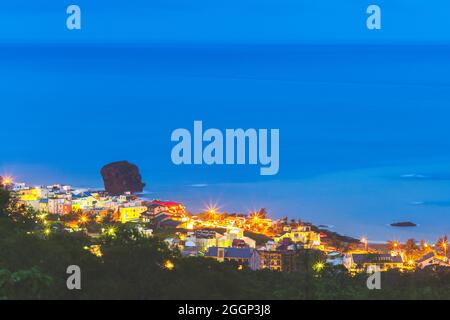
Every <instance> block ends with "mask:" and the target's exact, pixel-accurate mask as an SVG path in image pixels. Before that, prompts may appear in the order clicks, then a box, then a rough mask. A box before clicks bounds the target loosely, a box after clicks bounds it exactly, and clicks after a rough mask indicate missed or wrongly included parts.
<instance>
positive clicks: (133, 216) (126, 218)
mask: <svg viewBox="0 0 450 320" xmlns="http://www.w3.org/2000/svg"><path fill="white" fill-rule="evenodd" d="M146 211H147V207H144V206H138V207H122V208H119V220H120V222H122V223H127V222H130V221H136V220H138V219H139V218H140V217H141V214H142V213H144V212H146Z"/></svg>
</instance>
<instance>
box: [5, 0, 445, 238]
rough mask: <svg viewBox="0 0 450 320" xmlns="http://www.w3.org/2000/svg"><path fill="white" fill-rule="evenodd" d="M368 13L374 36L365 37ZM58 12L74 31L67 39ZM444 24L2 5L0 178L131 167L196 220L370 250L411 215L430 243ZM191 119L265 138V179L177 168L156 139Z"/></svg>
mask: <svg viewBox="0 0 450 320" xmlns="http://www.w3.org/2000/svg"><path fill="white" fill-rule="evenodd" d="M374 3H375V4H378V5H380V6H381V9H382V30H379V31H369V30H367V28H366V17H367V15H366V13H365V12H366V8H367V6H368V5H370V4H374ZM70 4H78V5H80V7H81V9H82V30H81V31H68V30H67V29H66V17H67V15H66V13H65V12H66V8H67V6H68V5H70ZM449 12H450V3H449V2H448V0H435V1H433V2H432V3H431V2H430V1H422V0H420V1H419V0H414V1H406V0H401V1H400V0H389V1H385V0H383V1H382V0H377V1H375V0H372V1H365V0H342V1H317V0H277V1H275V0H231V1H224V0H220V1H211V0H154V1H151V0H146V1H144V0H134V1H121V2H119V1H105V0H96V1H86V0H79V1H75V0H74V1H70V2H69V1H55V0H39V1H36V0H35V1H31V0H30V1H20V0H15V1H8V2H6V1H3V3H1V4H0V70H1V72H0V105H1V125H0V139H1V142H2V143H1V147H0V175H5V174H8V175H12V176H13V177H14V178H16V179H17V180H22V181H26V182H30V183H35V184H44V183H69V184H73V185H76V186H91V187H92V186H93V187H100V186H101V185H102V182H101V177H100V174H99V171H100V168H101V167H102V166H103V165H105V164H107V163H109V162H112V161H117V160H129V161H131V162H133V163H135V164H137V165H138V166H139V168H140V169H141V172H142V175H143V177H144V181H145V182H146V183H147V186H148V187H147V189H148V190H147V191H148V192H151V194H152V195H153V196H154V197H159V198H164V199H171V200H178V201H183V202H184V203H186V205H187V206H188V208H190V209H192V210H194V211H195V210H200V209H201V208H204V207H205V203H208V202H209V203H219V204H220V205H223V207H224V209H226V210H230V211H234V210H236V211H238V210H242V211H245V210H249V209H257V208H260V207H266V208H268V209H269V212H271V213H272V214H273V215H274V216H283V215H289V216H291V217H298V218H304V219H306V220H310V221H313V222H318V223H325V224H333V225H335V226H336V227H337V231H342V232H345V233H348V234H351V235H356V236H359V235H361V234H366V235H368V236H370V237H371V238H375V237H384V236H386V237H389V238H392V237H393V236H394V235H393V234H392V230H391V229H389V228H387V227H386V225H387V224H388V223H391V222H393V220H409V219H411V220H414V221H415V222H418V223H419V224H421V228H422V229H420V230H419V231H420V232H419V231H418V233H416V234H415V236H418V237H419V236H420V237H429V239H433V238H434V237H435V236H436V235H438V234H439V235H440V234H442V233H444V232H447V231H448V230H446V228H447V226H448V225H449V223H450V220H449V219H450V218H448V217H449V215H448V207H446V206H443V205H439V206H436V205H433V204H435V203H439V204H446V203H449V198H448V194H450V183H449V181H450V180H449V179H448V177H449V176H450V166H449V165H448V163H450V161H449V159H450V127H449V125H448V119H449V118H450V111H449V108H448V107H449V101H450V90H449V89H450V80H449V77H448V75H449V74H450V58H449V57H450V46H449V45H450V21H449V20H448V16H449ZM194 120H202V121H203V123H204V126H205V128H219V129H222V130H224V129H227V128H231V129H233V128H257V129H258V128H267V129H271V128H276V129H280V172H279V174H278V175H276V176H271V177H262V176H260V175H259V166H240V167H238V166H234V167H227V166H221V167H220V166H216V167H210V166H181V167H180V166H175V165H174V164H173V163H172V162H171V159H170V153H171V149H172V147H173V143H172V142H171V141H170V136H171V133H172V131H173V130H175V129H177V128H188V129H192V125H193V121H194ZM411 174H413V175H414V174H417V175H418V176H421V175H424V176H427V177H428V176H429V177H432V178H431V179H424V180H423V181H422V180H414V179H413V180H412V179H404V178H401V177H403V176H405V175H406V176H408V175H411ZM193 185H195V187H192V186H193ZM200 186H201V187H200ZM412 203H415V204H417V203H419V204H420V205H412ZM433 218H434V219H433ZM350 220H351V221H352V225H349V224H348V223H347V222H348V221H350ZM436 221H440V222H442V221H444V222H447V223H436ZM411 235H413V236H414V234H403V235H401V237H402V238H403V237H404V238H406V237H410V236H411Z"/></svg>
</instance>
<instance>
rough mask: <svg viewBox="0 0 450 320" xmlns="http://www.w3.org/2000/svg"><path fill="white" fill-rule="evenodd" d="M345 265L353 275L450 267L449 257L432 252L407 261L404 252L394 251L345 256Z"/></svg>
mask: <svg viewBox="0 0 450 320" xmlns="http://www.w3.org/2000/svg"><path fill="white" fill-rule="evenodd" d="M343 265H344V266H345V267H346V268H347V270H348V271H349V272H351V273H359V272H373V271H381V272H385V271H389V270H393V269H397V270H400V271H406V270H415V269H425V268H433V269H435V268H438V267H446V268H448V267H450V261H449V259H448V257H446V256H443V255H440V254H438V253H437V252H436V251H434V250H433V251H430V252H427V253H425V254H423V255H422V256H421V257H419V258H418V259H411V258H410V259H407V257H406V255H405V254H404V252H398V251H393V252H390V253H368V252H355V253H348V254H345V255H344V258H343Z"/></svg>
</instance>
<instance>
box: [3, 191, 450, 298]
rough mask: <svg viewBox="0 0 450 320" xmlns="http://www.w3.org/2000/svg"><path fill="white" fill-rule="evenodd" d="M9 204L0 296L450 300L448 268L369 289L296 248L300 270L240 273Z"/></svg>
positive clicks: (126, 231) (393, 278)
mask: <svg viewBox="0 0 450 320" xmlns="http://www.w3.org/2000/svg"><path fill="white" fill-rule="evenodd" d="M5 199H6V200H5ZM5 201H6V202H5ZM9 201H11V200H10V196H9V194H8V193H7V192H4V191H1V190H0V210H3V211H1V212H2V214H1V216H0V299H448V298H450V272H448V271H447V270H437V271H426V270H424V271H417V272H414V273H413V272H405V273H400V272H398V271H391V272H387V273H383V275H382V290H375V291H370V290H368V289H367V287H366V280H367V275H366V274H360V275H357V276H350V275H349V274H348V273H347V272H346V271H345V269H343V268H342V267H332V266H327V265H325V264H323V265H322V262H323V261H324V257H323V255H322V254H321V253H320V252H317V251H308V250H305V251H300V252H299V254H298V255H297V256H296V258H295V259H296V263H297V264H298V266H299V268H298V269H299V271H298V272H292V273H276V272H270V271H250V270H238V268H237V266H236V265H233V264H226V263H218V262H216V261H214V260H212V259H206V258H201V257H198V258H182V257H180V256H179V255H178V254H177V253H176V252H172V251H170V250H169V249H168V248H167V246H166V244H165V243H164V242H163V241H162V240H160V239H159V238H158V237H155V238H144V237H142V236H141V235H140V234H139V233H137V232H135V231H134V230H133V229H132V228H129V227H128V226H126V225H123V226H114V232H110V233H107V234H106V235H105V236H103V237H100V238H96V239H93V238H89V237H88V236H86V235H85V234H83V233H81V232H80V233H64V232H52V233H49V234H46V233H44V232H43V230H42V228H41V226H40V225H39V223H37V222H36V214H32V213H30V212H28V211H27V210H24V209H23V210H22V211H21V212H20V213H19V212H16V213H14V214H9V213H10V212H9V211H8V210H9V209H8V208H9V207H10V203H9ZM20 214H22V215H23V216H24V217H23V218H22V219H18V215H20ZM92 245H99V246H100V247H101V255H95V254H93V253H92V251H91V250H90V248H92V247H91V246H92ZM317 263H321V264H320V266H318V265H317ZM70 265H77V266H79V267H80V268H81V272H82V273H81V275H82V278H81V279H82V280H81V283H82V290H73V291H70V290H68V289H67V286H66V280H67V278H68V276H69V275H68V274H67V273H66V270H67V267H68V266H70Z"/></svg>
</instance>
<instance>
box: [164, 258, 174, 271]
mask: <svg viewBox="0 0 450 320" xmlns="http://www.w3.org/2000/svg"><path fill="white" fill-rule="evenodd" d="M174 268H175V265H174V264H173V263H172V261H170V260H167V261H166V262H165V263H164V269H167V270H173V269H174Z"/></svg>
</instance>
